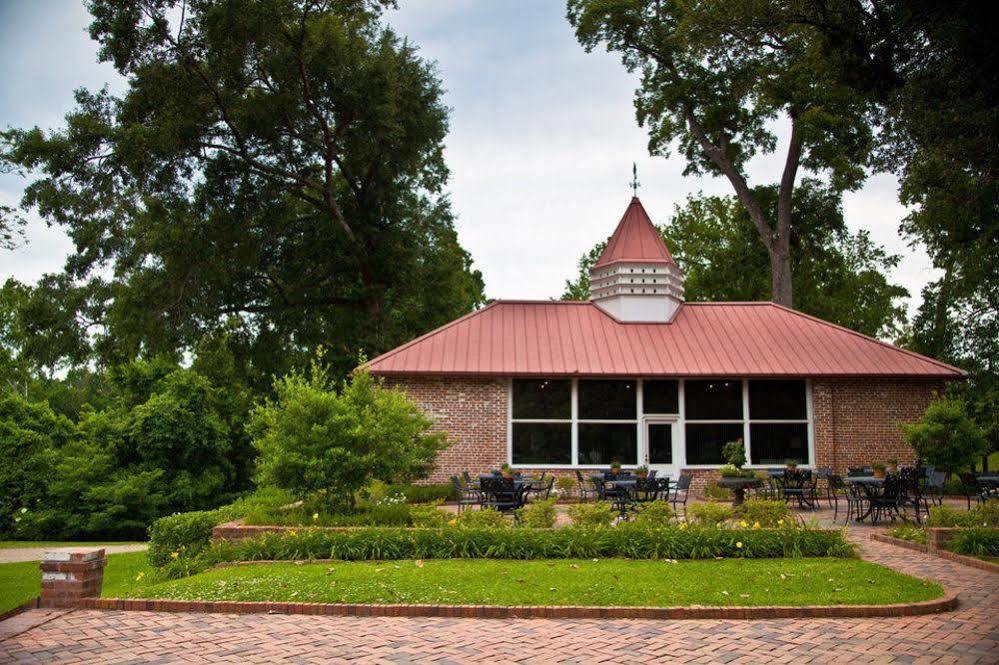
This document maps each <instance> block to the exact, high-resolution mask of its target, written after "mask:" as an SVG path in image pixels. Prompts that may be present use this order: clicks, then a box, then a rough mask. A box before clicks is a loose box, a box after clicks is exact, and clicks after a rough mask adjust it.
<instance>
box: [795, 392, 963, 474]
mask: <svg viewBox="0 0 999 665" xmlns="http://www.w3.org/2000/svg"><path fill="white" fill-rule="evenodd" d="M943 387H944V384H943V383H941V382H940V381H927V380H916V379H816V380H814V381H812V408H813V411H814V415H815V457H816V461H815V463H816V466H828V467H832V468H833V469H835V470H837V471H839V472H840V473H845V472H846V469H847V467H849V466H869V465H871V464H873V463H877V462H885V461H886V460H888V459H889V458H896V459H898V461H899V463H901V464H911V463H912V462H914V461H915V453H914V452H913V450H912V448H911V447H910V446H909V444H907V443H906V442H905V440H904V439H903V438H902V430H901V428H900V427H899V425H900V424H901V423H910V422H914V421H916V420H918V419H919V417H920V416H921V415H922V414H923V411H925V410H926V407H927V406H929V404H930V402H932V401H933V400H934V399H936V398H937V397H938V396H939V394H940V392H941V391H942V390H943Z"/></svg>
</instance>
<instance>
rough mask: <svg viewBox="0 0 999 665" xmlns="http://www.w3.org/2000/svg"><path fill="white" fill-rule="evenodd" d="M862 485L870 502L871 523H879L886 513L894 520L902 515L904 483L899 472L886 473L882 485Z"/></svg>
mask: <svg viewBox="0 0 999 665" xmlns="http://www.w3.org/2000/svg"><path fill="white" fill-rule="evenodd" d="M862 487H863V488H864V493H865V494H866V495H867V502H868V503H869V504H870V514H871V524H877V523H878V520H879V519H881V518H882V517H883V516H885V515H887V516H888V517H890V518H891V521H892V522H894V521H895V518H896V517H901V513H900V512H899V507H900V506H901V503H902V483H901V481H900V480H899V477H898V474H895V473H889V474H888V475H886V476H885V481H884V483H882V484H881V486H880V487H879V486H877V485H862Z"/></svg>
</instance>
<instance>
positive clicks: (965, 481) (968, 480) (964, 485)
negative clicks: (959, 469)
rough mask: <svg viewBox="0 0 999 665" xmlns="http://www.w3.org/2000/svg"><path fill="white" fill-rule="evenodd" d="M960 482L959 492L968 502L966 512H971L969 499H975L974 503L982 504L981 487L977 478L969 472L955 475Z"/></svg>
mask: <svg viewBox="0 0 999 665" xmlns="http://www.w3.org/2000/svg"><path fill="white" fill-rule="evenodd" d="M957 477H958V479H959V480H960V481H961V491H962V492H963V493H964V496H965V498H966V499H967V500H968V510H971V497H975V502H976V503H981V502H982V487H981V485H980V484H979V482H978V477H977V476H976V475H975V474H974V473H971V472H965V473H959V474H957Z"/></svg>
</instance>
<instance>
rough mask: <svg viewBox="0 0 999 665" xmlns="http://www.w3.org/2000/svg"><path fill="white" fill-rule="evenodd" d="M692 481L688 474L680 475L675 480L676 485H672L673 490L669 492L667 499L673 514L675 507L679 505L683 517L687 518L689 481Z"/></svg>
mask: <svg viewBox="0 0 999 665" xmlns="http://www.w3.org/2000/svg"><path fill="white" fill-rule="evenodd" d="M692 479H693V476H691V475H690V474H689V473H681V474H680V478H679V479H677V481H676V484H675V485H673V489H672V490H670V492H669V494H668V495H667V496H668V497H669V502H670V505H672V506H673V512H674V513H675V512H676V505H677V504H680V505H681V506H683V517H684V519H686V517H687V497H688V495H689V494H690V481H691V480H692Z"/></svg>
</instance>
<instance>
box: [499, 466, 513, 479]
mask: <svg viewBox="0 0 999 665" xmlns="http://www.w3.org/2000/svg"><path fill="white" fill-rule="evenodd" d="M500 474H502V476H503V477H504V478H513V467H511V466H510V465H509V464H504V465H503V466H501V467H500Z"/></svg>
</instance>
